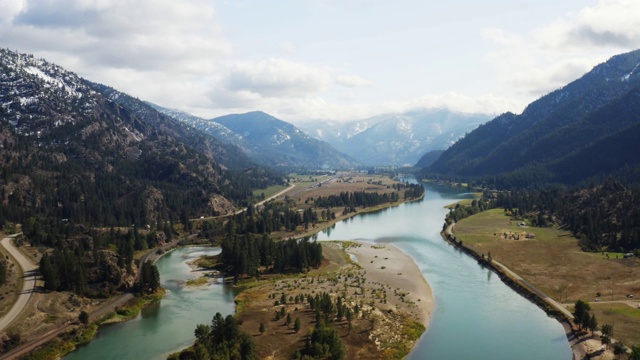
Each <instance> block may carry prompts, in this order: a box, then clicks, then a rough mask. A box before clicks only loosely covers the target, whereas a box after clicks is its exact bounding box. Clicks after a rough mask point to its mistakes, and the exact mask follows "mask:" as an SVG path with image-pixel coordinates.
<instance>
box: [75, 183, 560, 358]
mask: <svg viewBox="0 0 640 360" xmlns="http://www.w3.org/2000/svg"><path fill="white" fill-rule="evenodd" d="M425 187H426V194H425V198H424V200H422V201H419V202H414V203H410V204H404V205H401V206H398V207H395V208H391V209H386V210H382V211H380V212H376V213H370V214H364V215H359V216H356V217H353V218H351V219H348V220H345V221H343V222H340V223H338V224H336V225H335V226H334V227H333V228H331V229H327V230H325V231H324V232H322V233H320V234H318V239H319V240H349V239H358V240H363V241H366V242H371V243H393V244H394V245H396V246H398V247H399V248H401V249H402V250H404V251H405V252H407V253H408V254H410V255H411V256H413V258H414V259H415V261H416V263H417V264H418V266H419V267H420V269H421V270H422V273H423V274H424V276H425V278H426V279H427V281H428V282H429V284H430V285H431V288H432V289H433V293H434V295H435V298H436V310H435V312H434V314H433V316H432V318H431V323H430V325H429V329H428V330H427V332H426V333H425V334H424V335H423V336H422V338H421V339H420V341H419V342H418V344H417V346H416V348H415V349H414V350H413V352H412V353H411V354H410V355H409V359H412V360H422V359H434V360H440V359H487V360H488V359H491V360H496V359H498V360H500V359H520V360H522V359H531V360H534V359H535V360H538V359H545V360H550V359H558V360H569V359H571V356H572V354H571V349H570V347H569V344H568V342H567V339H566V337H565V333H564V329H563V328H562V326H561V325H560V323H559V322H557V321H556V320H555V319H552V318H549V317H547V315H546V314H545V313H544V312H543V311H542V310H540V309H539V308H538V307H537V306H535V305H533V304H532V303H530V302H529V301H527V300H526V299H524V298H523V297H521V296H520V295H519V294H517V293H516V292H514V291H513V290H511V289H510V288H509V287H507V286H506V285H504V284H503V283H502V281H501V280H500V279H499V278H498V276H497V275H496V274H494V273H492V272H490V271H488V270H486V269H484V268H482V267H480V266H479V265H478V264H477V262H476V261H475V260H473V259H472V258H470V257H469V256H467V255H465V254H463V253H461V252H459V251H457V250H456V249H455V248H453V247H452V246H450V245H448V244H447V243H446V242H445V241H444V240H442V238H441V237H440V234H439V232H440V230H441V229H442V224H443V223H444V217H445V214H446V213H447V211H448V210H447V209H445V208H444V206H445V205H447V204H450V203H452V202H455V201H457V200H459V199H461V198H465V197H469V194H464V193H462V192H460V191H458V190H454V189H451V188H448V187H436V186H432V185H425ZM213 251H219V250H212V249H211V248H183V249H178V250H176V251H174V252H173V253H171V254H169V255H166V256H164V257H163V258H162V259H160V260H159V261H158V268H159V271H160V277H161V280H162V284H163V286H164V287H166V288H167V289H169V290H170V292H169V293H168V294H167V296H166V297H165V298H164V299H162V301H160V302H159V303H156V304H155V305H153V306H151V307H150V308H147V309H145V310H144V311H143V312H142V314H141V315H140V316H138V317H137V318H136V319H135V320H132V321H130V322H127V323H123V324H117V325H112V326H107V327H105V328H102V329H101V330H100V333H99V335H98V337H97V338H96V339H95V340H94V341H93V342H91V343H90V344H89V345H87V346H85V347H83V348H81V349H79V350H78V351H76V352H73V353H71V354H70V355H68V356H67V357H65V359H73V360H75V359H162V358H166V356H167V354H168V353H170V352H173V351H177V350H179V349H181V348H182V347H185V346H188V345H189V344H190V343H191V342H192V341H193V340H194V335H193V331H194V329H195V327H196V325H197V324H200V323H204V324H209V323H210V322H211V318H212V317H213V315H214V314H215V313H216V312H220V313H222V314H224V315H226V314H229V313H231V312H233V309H234V304H233V297H234V294H233V292H232V291H231V290H230V289H229V288H228V287H226V286H224V285H211V286H208V287H206V288H205V289H185V288H183V287H182V286H181V283H182V282H183V281H184V280H186V279H189V278H191V277H193V274H192V273H191V272H190V269H189V267H187V266H186V265H185V261H187V260H188V259H191V258H194V257H197V256H199V255H200V254H202V253H203V252H213Z"/></svg>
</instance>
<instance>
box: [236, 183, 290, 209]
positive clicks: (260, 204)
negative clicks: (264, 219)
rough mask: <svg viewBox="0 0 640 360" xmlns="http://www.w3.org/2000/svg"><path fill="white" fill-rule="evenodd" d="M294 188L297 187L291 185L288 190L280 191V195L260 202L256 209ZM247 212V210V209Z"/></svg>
mask: <svg viewBox="0 0 640 360" xmlns="http://www.w3.org/2000/svg"><path fill="white" fill-rule="evenodd" d="M294 187H296V186H295V185H290V186H289V187H288V188H286V189H284V190H282V191H280V192H279V193H277V194H275V195H272V196H269V197H268V198H266V199H264V200H262V201H260V202H259V203H257V204H256V207H258V206H262V205H263V204H264V203H266V202H267V201H269V200H271V199H275V198H277V197H278V196H280V195H282V194H284V193H286V192H287V191H289V190H291V189H293V188H294ZM245 210H246V209H245Z"/></svg>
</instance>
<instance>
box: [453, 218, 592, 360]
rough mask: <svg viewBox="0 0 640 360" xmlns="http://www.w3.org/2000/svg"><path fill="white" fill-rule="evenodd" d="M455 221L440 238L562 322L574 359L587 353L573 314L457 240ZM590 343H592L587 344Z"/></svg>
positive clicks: (588, 349) (498, 264)
mask: <svg viewBox="0 0 640 360" xmlns="http://www.w3.org/2000/svg"><path fill="white" fill-rule="evenodd" d="M454 226H455V223H451V224H448V226H447V227H446V228H445V230H444V231H442V232H441V235H442V238H443V239H444V240H445V241H447V242H448V243H450V244H451V245H453V246H455V247H456V248H458V249H460V250H462V251H463V252H464V253H466V254H468V255H469V256H471V257H473V258H474V259H476V260H477V261H478V262H479V263H482V264H483V265H484V266H486V267H487V268H489V269H491V271H493V272H495V273H496V274H498V276H499V277H500V279H501V280H502V281H503V282H504V283H505V284H507V285H508V286H509V287H510V288H512V289H513V290H514V291H515V292H517V293H518V294H520V295H522V296H523V297H524V298H526V299H528V300H530V301H531V302H532V303H534V304H536V305H537V306H538V307H540V308H541V309H542V310H544V311H545V312H546V313H547V314H548V315H549V316H552V317H554V318H555V319H556V320H558V322H560V323H561V324H562V326H563V327H564V329H565V335H566V336H567V341H568V342H569V345H570V346H571V351H572V352H573V358H574V359H582V358H584V357H585V355H587V354H589V353H590V352H591V351H590V350H591V347H593V346H589V347H588V343H589V342H588V341H587V340H588V338H586V337H583V336H581V335H580V334H579V333H578V332H577V330H576V328H575V327H574V326H573V322H572V321H573V315H572V314H571V313H570V312H569V311H568V310H567V309H566V308H564V307H563V306H562V305H561V304H559V303H558V302H556V301H554V300H553V299H551V297H549V296H548V295H546V294H544V293H543V292H542V291H540V290H539V289H537V288H536V287H534V286H533V285H531V284H530V283H529V282H527V281H526V280H524V279H523V278H522V277H521V276H519V275H517V274H516V273H514V272H513V271H511V270H509V269H508V268H507V267H506V266H504V265H503V264H500V263H499V262H497V261H495V260H492V259H491V260H490V259H488V258H485V255H484V254H479V253H477V252H476V251H475V250H474V249H472V248H470V247H468V246H466V245H465V244H464V243H463V242H462V241H460V240H458V239H457V238H456V237H455V235H454V234H453V227H454ZM589 345H592V344H589Z"/></svg>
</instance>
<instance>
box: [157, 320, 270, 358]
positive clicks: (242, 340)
mask: <svg viewBox="0 0 640 360" xmlns="http://www.w3.org/2000/svg"><path fill="white" fill-rule="evenodd" d="M194 333H195V336H196V342H195V344H194V345H193V347H192V348H190V349H187V350H185V351H183V352H181V353H180V354H179V355H176V356H175V359H196V360H209V359H216V360H254V359H257V353H256V345H255V342H254V341H253V337H252V336H251V335H249V334H247V333H246V332H244V331H241V330H240V326H239V324H238V320H237V319H236V318H235V317H234V316H233V315H227V316H226V317H223V316H222V315H221V314H220V313H216V314H215V315H214V316H213V319H212V320H211V325H206V324H199V325H197V326H196V329H195V331H194ZM169 359H173V358H172V357H169Z"/></svg>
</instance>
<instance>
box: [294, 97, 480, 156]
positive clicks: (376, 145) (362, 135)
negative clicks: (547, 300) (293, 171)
mask: <svg viewBox="0 0 640 360" xmlns="http://www.w3.org/2000/svg"><path fill="white" fill-rule="evenodd" d="M489 118H490V117H489V116H488V115H482V114H462V113H455V112H452V111H448V110H442V109H436V110H419V111H411V112H405V113H402V114H390V115H382V116H376V117H373V118H369V119H365V120H358V121H351V122H346V123H329V124H326V125H325V123H324V122H323V123H320V122H317V123H313V124H309V123H308V124H307V125H306V126H305V129H306V131H307V132H308V133H309V134H311V135H312V136H317V137H318V138H321V139H324V140H326V141H327V142H329V143H330V144H332V145H333V146H334V147H336V148H337V149H338V150H340V151H342V152H344V153H346V154H349V155H351V156H352V157H354V158H355V159H357V160H359V161H361V162H362V163H364V164H367V165H413V164H415V163H416V162H417V161H418V160H419V159H420V157H421V156H422V155H424V154H425V153H427V152H429V151H431V150H444V149H446V148H448V147H449V146H451V145H452V144H453V143H454V142H455V141H456V140H458V139H459V138H460V137H462V136H463V135H464V134H465V133H467V132H469V131H471V130H473V129H475V128H476V127H478V126H479V125H480V124H482V123H484V122H485V121H488V120H489Z"/></svg>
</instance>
